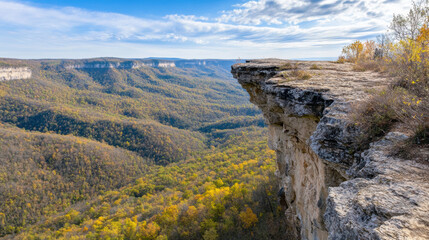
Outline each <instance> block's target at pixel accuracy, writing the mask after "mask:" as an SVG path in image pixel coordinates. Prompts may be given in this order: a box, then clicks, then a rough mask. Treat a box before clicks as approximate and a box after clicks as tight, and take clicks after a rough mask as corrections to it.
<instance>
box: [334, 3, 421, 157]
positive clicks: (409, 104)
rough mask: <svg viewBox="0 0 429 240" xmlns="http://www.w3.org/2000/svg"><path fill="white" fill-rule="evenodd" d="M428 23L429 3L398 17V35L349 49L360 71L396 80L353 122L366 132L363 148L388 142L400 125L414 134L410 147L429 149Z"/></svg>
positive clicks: (348, 54)
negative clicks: (385, 138) (386, 138)
mask: <svg viewBox="0 0 429 240" xmlns="http://www.w3.org/2000/svg"><path fill="white" fill-rule="evenodd" d="M428 20H429V1H427V0H426V1H422V2H419V3H415V2H414V3H413V6H412V9H411V10H410V12H409V13H408V14H407V15H405V16H403V15H395V16H394V19H393V21H392V24H391V26H390V29H391V30H392V32H393V35H390V36H389V35H383V36H382V37H380V38H379V41H378V43H377V44H376V43H375V42H374V41H366V42H365V43H362V42H360V41H355V42H354V43H352V44H350V45H348V46H346V47H344V48H343V55H342V59H345V60H346V61H349V62H353V63H355V65H354V67H353V69H354V70H355V71H365V70H372V71H383V72H385V73H387V74H390V75H391V76H392V77H393V78H395V79H396V81H394V82H393V83H392V84H391V86H389V87H388V88H387V89H385V90H384V91H382V92H379V93H376V94H374V95H373V96H372V98H371V99H370V100H369V101H367V102H365V103H363V104H361V106H359V107H358V108H356V109H355V111H356V112H355V114H353V116H354V117H353V118H354V120H355V122H356V124H357V125H358V126H359V127H360V128H361V129H362V130H363V135H362V139H363V140H362V141H361V147H362V146H366V147H367V146H368V144H369V142H371V141H374V140H377V139H378V138H380V137H382V136H384V135H385V134H386V133H387V132H388V131H389V130H391V129H392V128H393V127H394V126H395V125H396V124H397V123H398V125H400V128H401V129H402V130H405V132H407V131H408V132H410V131H411V132H412V133H413V137H412V138H411V139H413V141H410V142H409V143H410V144H418V145H424V144H428V143H427V132H428V131H427V129H428V125H429V124H428V123H429V71H428V69H429V27H428ZM410 149H411V148H410Z"/></svg>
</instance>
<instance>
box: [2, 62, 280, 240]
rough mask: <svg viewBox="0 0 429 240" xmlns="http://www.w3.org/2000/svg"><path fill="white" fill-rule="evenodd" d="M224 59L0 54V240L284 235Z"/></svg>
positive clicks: (268, 158)
mask: <svg viewBox="0 0 429 240" xmlns="http://www.w3.org/2000/svg"><path fill="white" fill-rule="evenodd" d="M171 62H174V61H171ZM142 63H146V65H145V64H142ZM233 63H234V61H227V60H225V61H221V60H207V61H204V63H203V64H201V62H198V64H194V63H193V62H192V61H188V62H180V61H177V62H175V65H176V66H168V65H162V64H160V62H159V61H157V60H144V61H143V60H136V59H135V60H125V59H111V58H102V59H88V60H12V59H0V67H28V68H30V69H31V71H32V77H31V78H30V79H21V80H12V81H2V82H0V238H5V239H206V240H208V239H273V238H285V239H287V236H283V235H284V234H285V232H287V231H285V229H283V228H284V227H286V225H285V224H284V221H285V219H283V213H282V207H281V206H280V205H279V202H278V197H277V192H278V191H279V189H278V188H277V186H278V183H277V179H276V177H275V176H274V172H275V169H276V166H275V159H274V158H275V154H274V153H273V151H271V150H269V149H268V148H267V143H266V137H265V136H266V128H265V124H264V120H263V117H262V114H261V112H260V111H259V110H258V109H257V108H256V107H255V106H253V105H252V104H250V102H249V100H248V95H247V93H246V92H245V91H244V90H242V88H241V87H240V86H239V84H238V83H236V82H235V81H234V80H233V79H232V77H231V76H230V73H229V70H230V65H231V64H233ZM151 64H152V65H151ZM164 64H166V63H164ZM94 66H95V67H94ZM100 66H102V67H100ZM103 66H108V67H103ZM112 66H114V67H112ZM134 66H138V67H134ZM163 66H165V67H163Z"/></svg>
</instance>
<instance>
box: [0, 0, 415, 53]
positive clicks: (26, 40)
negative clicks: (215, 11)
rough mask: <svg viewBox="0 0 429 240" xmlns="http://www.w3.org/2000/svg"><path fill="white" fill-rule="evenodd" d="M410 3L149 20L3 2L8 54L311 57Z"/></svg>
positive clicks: (250, 6)
mask: <svg viewBox="0 0 429 240" xmlns="http://www.w3.org/2000/svg"><path fill="white" fill-rule="evenodd" d="M403 6H409V1H405V0H397V1H384V2H383V1H376V0H324V1H315V0H259V1H248V2H246V3H244V4H241V5H237V6H236V7H235V9H233V10H231V11H225V12H223V13H221V14H220V16H219V17H218V18H215V19H209V18H207V17H205V16H189V15H169V16H165V17H164V18H159V19H145V18H138V17H133V16H128V15H124V14H118V13H110V12H97V11H88V10H85V9H79V8H72V7H66V8H42V7H36V6H34V5H30V4H26V3H22V2H11V1H2V0H0V31H1V32H2V34H1V35H0V55H3V56H6V57H95V56H119V57H148V56H165V57H166V56H170V57H189V58H192V57H197V58H203V57H216V58H235V57H239V56H241V57H243V58H251V57H312V56H313V57H314V56H316V57H317V56H320V57H325V56H335V55H337V54H338V53H339V48H340V46H341V45H343V44H346V43H348V42H350V41H352V40H354V39H361V38H366V37H374V36H375V35H377V34H379V33H381V32H383V31H384V30H385V29H386V27H387V25H388V23H389V21H390V20H391V17H392V14H393V13H397V12H398V11H403V10H402V9H404V7H403Z"/></svg>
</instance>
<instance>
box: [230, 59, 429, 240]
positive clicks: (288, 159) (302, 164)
mask: <svg viewBox="0 0 429 240" xmlns="http://www.w3.org/2000/svg"><path fill="white" fill-rule="evenodd" d="M298 70H300V71H306V72H308V73H309V74H311V76H312V77H311V78H310V79H306V80H302V79H294V78H285V77H284V76H285V74H284V73H285V72H286V73H287V72H290V71H298ZM232 74H233V76H234V77H235V78H236V79H237V80H238V81H239V83H240V84H241V85H242V86H243V88H245V89H246V90H247V91H248V92H249V95H250V100H251V102H253V103H254V104H256V105H257V106H258V107H259V108H260V109H261V110H262V111H263V113H264V116H265V118H266V120H267V122H268V125H269V132H270V135H269V144H270V147H271V148H272V149H274V150H276V152H277V164H278V171H277V175H278V176H279V178H280V180H281V184H280V185H281V186H280V188H281V194H282V195H283V196H282V198H283V201H282V202H284V205H285V213H286V217H287V219H288V224H289V225H291V226H293V227H292V228H291V234H295V237H296V238H302V239H429V201H428V200H429V184H428V183H429V180H428V177H427V173H428V170H429V167H428V166H427V165H424V164H420V163H417V162H415V161H413V160H412V159H399V158H397V157H394V156H390V155H389V153H388V152H389V151H388V150H389V148H391V147H392V146H393V145H394V144H395V143H397V142H399V141H402V140H404V139H405V138H407V136H406V135H404V134H402V133H389V134H388V135H387V136H386V137H385V138H384V139H383V140H381V141H379V142H376V143H373V144H372V145H371V147H370V149H368V150H366V151H365V152H361V153H357V152H355V151H353V148H352V147H351V146H353V144H354V143H355V141H356V138H357V136H358V135H359V129H357V128H356V127H355V126H354V125H353V124H352V123H351V121H350V118H349V115H350V112H351V111H352V109H353V105H354V104H356V103H359V102H361V101H364V100H366V99H367V98H369V97H370V95H369V94H368V90H371V91H373V90H374V89H382V88H383V87H385V86H386V85H387V84H389V81H390V79H389V78H388V77H385V76H383V75H381V74H379V73H374V72H355V71H353V70H352V65H351V64H347V63H346V64H336V63H331V62H302V61H288V60H279V59H264V60H253V61H248V62H246V63H240V64H236V65H234V66H233V67H232ZM286 76H287V74H286Z"/></svg>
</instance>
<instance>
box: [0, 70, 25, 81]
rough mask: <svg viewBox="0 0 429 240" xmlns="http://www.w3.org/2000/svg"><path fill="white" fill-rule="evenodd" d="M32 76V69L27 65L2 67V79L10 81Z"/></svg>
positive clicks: (0, 77)
mask: <svg viewBox="0 0 429 240" xmlns="http://www.w3.org/2000/svg"><path fill="white" fill-rule="evenodd" d="M28 78H31V70H30V68H27V67H4V68H0V81H10V80H18V79H28Z"/></svg>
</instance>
